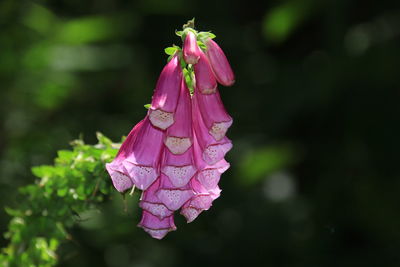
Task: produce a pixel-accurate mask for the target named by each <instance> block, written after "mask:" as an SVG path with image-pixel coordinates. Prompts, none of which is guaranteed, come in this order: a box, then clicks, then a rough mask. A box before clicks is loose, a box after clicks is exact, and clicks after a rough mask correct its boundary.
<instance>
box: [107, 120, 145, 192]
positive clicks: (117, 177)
mask: <svg viewBox="0 0 400 267" xmlns="http://www.w3.org/2000/svg"><path fill="white" fill-rule="evenodd" d="M143 122H144V120H142V121H140V122H139V123H138V124H136V125H135V127H133V129H132V130H131V132H130V133H129V135H128V137H127V138H126V139H125V141H124V143H123V144H122V145H121V148H120V149H119V151H118V154H117V156H116V157H115V159H114V160H113V161H112V162H111V163H107V164H106V169H107V171H108V173H109V174H110V176H111V180H112V182H113V185H114V187H115V189H117V190H118V191H119V192H121V193H122V192H124V191H126V190H128V189H129V188H131V187H132V186H133V182H132V179H131V178H130V176H129V173H128V172H127V171H126V169H125V167H124V166H123V162H124V160H125V159H126V158H127V157H128V156H129V154H130V153H131V151H132V146H133V144H134V143H135V140H136V136H137V133H138V132H139V131H140V128H141V127H142V125H143Z"/></svg>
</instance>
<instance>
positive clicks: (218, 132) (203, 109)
mask: <svg viewBox="0 0 400 267" xmlns="http://www.w3.org/2000/svg"><path fill="white" fill-rule="evenodd" d="M196 98H197V101H198V104H199V110H200V113H201V114H202V118H203V121H204V123H205V125H206V127H207V129H208V132H209V133H210V134H211V135H212V136H213V137H214V138H215V140H217V141H220V140H222V139H223V138H224V137H225V134H226V132H227V130H228V128H229V127H230V126H231V125H232V118H231V116H229V114H228V113H227V112H226V110H225V107H224V104H223V103H222V100H221V96H220V95H219V92H218V90H216V92H215V93H213V94H208V95H204V94H200V93H198V92H196Z"/></svg>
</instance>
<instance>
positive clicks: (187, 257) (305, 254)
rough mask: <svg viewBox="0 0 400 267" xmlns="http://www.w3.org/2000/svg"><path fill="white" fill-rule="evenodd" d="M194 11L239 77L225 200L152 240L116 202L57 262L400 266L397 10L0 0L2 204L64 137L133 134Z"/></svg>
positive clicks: (231, 105)
mask: <svg viewBox="0 0 400 267" xmlns="http://www.w3.org/2000/svg"><path fill="white" fill-rule="evenodd" d="M192 17H195V18H196V27H197V29H199V30H211V31H212V32H214V33H215V34H216V35H217V39H216V41H217V42H218V43H219V44H220V45H221V46H222V48H223V49H224V50H225V52H226V54H227V56H228V58H229V60H230V62H231V64H232V67H233V69H234V71H235V73H236V80H237V82H236V84H235V85H234V86H233V87H231V88H222V87H221V88H220V91H221V94H222V97H223V99H224V102H225V105H226V108H227V109H228V111H229V112H230V113H231V115H232V116H233V117H234V125H233V127H232V128H231V130H230V132H229V135H230V137H231V138H232V139H233V142H234V149H233V150H232V151H231V152H230V153H229V155H228V160H229V161H230V162H231V164H232V167H231V169H230V170H229V171H228V172H226V173H225V174H224V175H223V177H222V180H221V187H222V190H223V193H222V196H221V197H220V198H219V199H218V200H217V201H215V203H214V205H213V207H212V209H211V210H210V211H208V212H205V213H203V214H202V215H201V216H200V217H199V218H198V219H197V220H196V221H195V222H194V223H191V224H186V223H185V222H184V220H183V219H182V218H179V217H178V218H177V226H178V230H177V231H176V232H172V233H170V234H169V235H168V236H167V237H166V238H165V239H164V240H162V241H158V240H153V239H151V238H150V237H149V236H148V235H147V234H146V233H144V232H143V231H142V230H141V229H139V228H137V227H136V224H137V223H138V221H139V219H140V210H139V209H138V208H137V206H136V202H137V199H138V197H139V195H138V194H135V195H134V196H133V197H130V198H128V200H127V201H128V212H127V213H125V212H124V203H123V200H122V197H121V196H119V195H118V194H115V195H113V196H112V200H111V201H108V202H107V203H106V204H104V206H103V207H101V209H100V210H98V211H88V213H87V214H83V215H81V216H82V217H83V218H86V219H85V220H82V221H80V222H78V224H77V226H76V227H74V228H73V229H71V230H70V232H71V235H72V236H73V238H74V241H73V242H68V243H66V244H64V245H63V246H62V247H61V248H60V250H59V255H60V264H59V265H60V266H65V267H67V266H98V267H102V266H110V267H117V266H141V267H152V266H165V267H167V266H250V265H253V266H274V267H275V266H299V267H300V266H307V267H310V266H311V267H314V266H315V267H317V266H318V267H320V266H323V267H326V266H400V255H399V248H400V210H399V203H400V170H399V156H398V154H399V151H400V138H399V137H400V124H399V119H398V116H399V114H400V105H399V99H400V93H399V92H400V91H399V89H400V88H399V87H400V77H399V70H400V64H399V62H400V3H399V2H398V1H388V0H380V1H350V0H331V1H319V0H275V1H255V0H247V1H233V0H231V1H229V0H222V1H212V0H201V1H183V0H169V1H164V0H140V1H125V0H114V1H111V0H89V1H77V0H59V1H50V0H48V1H46V0H41V1H39V0H38V1H28V0H21V1H15V0H2V1H0V88H1V90H0V204H1V207H3V206H16V205H18V203H16V194H17V188H18V187H20V186H22V185H26V184H29V183H32V182H33V181H34V178H33V176H32V175H31V173H30V167H31V166H36V165H40V164H51V163H52V159H53V158H54V157H55V156H56V151H57V150H58V149H67V148H68V147H69V141H70V140H72V139H75V138H78V137H79V136H83V138H84V140H85V141H86V142H88V143H95V142H96V138H95V132H96V131H100V132H102V133H104V134H105V135H106V136H108V137H110V138H112V139H113V140H114V141H119V140H120V138H121V136H122V135H126V134H127V133H128V132H129V130H130V129H131V127H132V126H133V125H134V124H136V123H137V122H138V121H139V120H140V119H141V118H142V117H143V116H144V115H145V113H146V110H145V109H144V108H143V105H144V104H147V103H149V102H150V98H151V95H152V91H153V89H154V85H155V82H156V80H157V76H158V74H159V73H160V71H161V69H162V67H163V65H164V64H165V63H166V58H167V56H166V55H165V54H164V53H163V49H164V48H165V47H167V46H170V45H171V44H174V43H175V44H177V45H180V40H179V38H178V37H177V36H175V35H174V31H175V30H176V29H178V30H179V29H180V28H181V26H182V24H184V23H185V22H186V21H187V20H189V19H191V18H192ZM8 221H9V217H8V216H7V215H6V214H5V212H4V211H3V210H1V211H0V231H1V232H4V231H5V230H6V226H7V223H8ZM0 244H1V245H2V246H5V245H6V244H7V241H6V240H5V239H4V238H3V237H1V239H0Z"/></svg>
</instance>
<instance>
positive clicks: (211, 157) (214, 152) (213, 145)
mask: <svg viewBox="0 0 400 267" xmlns="http://www.w3.org/2000/svg"><path fill="white" fill-rule="evenodd" d="M192 103H193V129H194V133H195V135H194V137H193V141H194V143H196V142H197V144H198V147H199V149H200V151H201V154H202V159H203V160H204V161H205V162H206V163H207V164H208V165H214V164H215V163H217V162H218V161H220V160H222V159H223V158H224V157H225V154H226V153H227V152H228V151H229V150H230V149H231V148H232V142H231V141H230V140H229V139H228V138H227V137H226V136H224V137H223V138H222V139H221V140H219V141H216V140H215V139H214V137H212V136H211V134H210V133H209V131H208V129H207V127H206V126H205V124H204V121H203V119H202V117H201V114H200V111H199V108H198V104H197V99H196V94H195V95H194V97H193V98H192ZM196 154H199V153H197V152H195V155H196Z"/></svg>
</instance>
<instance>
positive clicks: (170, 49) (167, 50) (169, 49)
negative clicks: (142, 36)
mask: <svg viewBox="0 0 400 267" xmlns="http://www.w3.org/2000/svg"><path fill="white" fill-rule="evenodd" d="M177 50H178V49H177V47H176V46H170V47H167V48H165V49H164V52H165V54H167V55H170V56H172V55H174V54H175V52H176V51H177Z"/></svg>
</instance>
